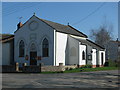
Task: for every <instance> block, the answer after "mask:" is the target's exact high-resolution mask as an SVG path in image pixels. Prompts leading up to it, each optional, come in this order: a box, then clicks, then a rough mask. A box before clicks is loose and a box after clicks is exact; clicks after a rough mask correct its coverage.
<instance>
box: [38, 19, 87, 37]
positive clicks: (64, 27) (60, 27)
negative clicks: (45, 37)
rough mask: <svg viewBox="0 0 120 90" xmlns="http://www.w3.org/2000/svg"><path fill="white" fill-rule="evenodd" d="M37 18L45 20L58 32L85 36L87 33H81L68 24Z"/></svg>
mask: <svg viewBox="0 0 120 90" xmlns="http://www.w3.org/2000/svg"><path fill="white" fill-rule="evenodd" d="M37 18H38V17H37ZM38 19H40V20H41V21H43V22H45V23H46V24H47V25H49V26H51V27H52V28H54V29H55V30H56V31H58V32H62V33H66V34H71V35H76V36H80V37H85V38H87V35H85V34H83V33H82V32H80V31H78V30H77V29H75V28H73V27H72V26H70V25H63V24H59V23H55V22H52V21H48V20H44V19H41V18H38Z"/></svg>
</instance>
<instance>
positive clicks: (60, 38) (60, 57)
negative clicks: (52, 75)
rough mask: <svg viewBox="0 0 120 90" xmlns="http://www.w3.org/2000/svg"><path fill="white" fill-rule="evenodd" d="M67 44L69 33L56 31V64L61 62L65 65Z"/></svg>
mask: <svg viewBox="0 0 120 90" xmlns="http://www.w3.org/2000/svg"><path fill="white" fill-rule="evenodd" d="M66 45H67V34H64V33H60V32H56V66H58V65H59V63H63V65H65V50H66Z"/></svg>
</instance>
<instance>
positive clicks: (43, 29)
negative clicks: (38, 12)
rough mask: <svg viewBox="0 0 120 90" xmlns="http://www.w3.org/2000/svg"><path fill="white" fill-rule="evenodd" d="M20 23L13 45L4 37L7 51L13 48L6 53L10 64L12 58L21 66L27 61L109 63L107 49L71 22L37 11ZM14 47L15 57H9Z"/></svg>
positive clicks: (4, 56)
mask: <svg viewBox="0 0 120 90" xmlns="http://www.w3.org/2000/svg"><path fill="white" fill-rule="evenodd" d="M17 27H18V28H17V30H16V31H15V32H14V36H12V40H13V42H14V44H13V48H12V46H10V47H8V48H9V49H8V48H6V47H5V45H6V44H9V43H10V42H8V41H9V39H8V38H7V40H6V39H4V40H2V45H3V52H7V53H8V52H9V54H4V55H3V56H2V61H3V65H10V64H12V63H10V62H12V61H13V63H14V62H18V63H19V65H20V67H22V65H23V63H27V65H28V66H30V65H39V64H40V63H42V64H44V65H52V66H58V65H59V64H63V65H75V64H77V65H79V66H83V65H88V64H89V65H92V66H93V67H96V66H103V65H104V64H105V49H104V48H103V47H101V46H99V45H97V44H96V43H94V42H92V41H90V40H89V39H88V37H87V35H85V34H83V33H82V32H80V31H78V30H76V29H75V28H74V27H72V26H70V25H63V24H59V23H55V22H52V21H48V20H44V19H41V18H38V17H37V16H35V15H33V16H32V17H31V18H30V19H29V20H28V21H27V22H25V23H24V24H22V23H21V22H19V24H18V26H17ZM10 40H11V39H10ZM11 48H12V50H13V51H14V55H13V58H12V59H10V58H7V57H10V56H9V55H10V54H11V53H10V50H11ZM13 59H14V60H13Z"/></svg>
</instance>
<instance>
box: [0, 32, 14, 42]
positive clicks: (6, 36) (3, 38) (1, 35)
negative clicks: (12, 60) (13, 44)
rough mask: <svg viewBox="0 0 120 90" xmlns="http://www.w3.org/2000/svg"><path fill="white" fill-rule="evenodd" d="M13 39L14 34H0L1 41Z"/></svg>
mask: <svg viewBox="0 0 120 90" xmlns="http://www.w3.org/2000/svg"><path fill="white" fill-rule="evenodd" d="M13 39H14V35H13V34H0V41H2V42H3V43H5V42H8V41H11V40H13Z"/></svg>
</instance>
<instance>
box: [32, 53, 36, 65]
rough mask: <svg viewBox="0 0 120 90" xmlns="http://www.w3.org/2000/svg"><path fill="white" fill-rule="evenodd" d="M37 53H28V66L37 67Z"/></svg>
mask: <svg viewBox="0 0 120 90" xmlns="http://www.w3.org/2000/svg"><path fill="white" fill-rule="evenodd" d="M36 57H37V52H30V65H37V60H36Z"/></svg>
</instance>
